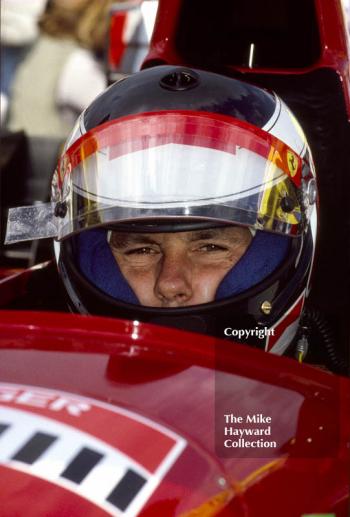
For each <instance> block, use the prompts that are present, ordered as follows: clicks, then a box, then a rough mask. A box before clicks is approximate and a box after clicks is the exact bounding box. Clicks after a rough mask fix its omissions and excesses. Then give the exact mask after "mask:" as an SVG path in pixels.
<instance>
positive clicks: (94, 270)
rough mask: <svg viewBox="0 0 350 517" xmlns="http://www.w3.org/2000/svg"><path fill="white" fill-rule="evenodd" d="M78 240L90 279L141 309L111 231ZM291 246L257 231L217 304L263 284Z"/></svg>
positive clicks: (81, 264) (85, 234)
mask: <svg viewBox="0 0 350 517" xmlns="http://www.w3.org/2000/svg"><path fill="white" fill-rule="evenodd" d="M76 238H77V244H78V246H77V247H78V256H77V261H78V265H79V268H80V270H81V272H82V273H83V274H84V275H85V276H86V277H87V279H88V280H89V281H90V282H91V283H92V284H93V285H95V286H96V287H98V288H99V289H101V291H103V292H104V293H106V294H108V295H110V296H112V297H113V298H116V299H117V300H121V301H124V302H127V303H133V304H136V305H140V302H139V300H138V299H137V297H136V295H135V293H134V291H133V290H132V289H131V287H130V286H129V284H128V283H127V281H126V280H125V278H124V276H123V275H122V273H121V271H120V269H119V266H118V264H117V262H116V260H115V258H114V256H113V253H112V251H111V248H110V246H109V244H108V242H107V230H104V229H96V230H89V231H85V232H82V233H80V234H79V235H78V236H77V237H76ZM289 244H290V239H289V238H288V237H285V236H281V235H276V234H273V233H267V232H262V231H257V232H256V234H255V237H254V238H253V240H252V242H251V244H250V246H249V248H248V250H247V251H246V253H245V254H244V255H243V257H242V258H241V259H240V260H239V261H238V262H237V264H236V265H235V266H234V267H233V268H232V269H231V270H230V271H229V272H228V273H227V275H226V276H225V278H224V279H223V280H222V282H221V283H220V285H219V287H218V289H217V292H216V297H215V298H216V300H220V299H222V298H227V297H229V296H232V295H235V294H239V293H241V292H243V291H246V290H247V289H249V288H250V287H253V286H254V285H256V284H258V283H259V282H261V281H262V280H263V279H264V278H266V277H267V276H268V275H270V274H271V273H272V272H273V271H274V270H275V269H276V268H277V267H278V266H279V265H280V264H281V263H282V262H283V260H284V259H285V257H286V255H287V253H288V250H289Z"/></svg>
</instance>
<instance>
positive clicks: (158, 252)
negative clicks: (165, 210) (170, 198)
mask: <svg viewBox="0 0 350 517" xmlns="http://www.w3.org/2000/svg"><path fill="white" fill-rule="evenodd" d="M251 238H252V237H251V233H250V231H249V230H248V229H247V228H241V227H238V226H235V227H233V226H232V227H225V228H214V229H209V230H196V231H191V232H177V233H130V234H126V233H122V232H112V234H111V238H110V246H111V249H112V252H113V255H114V257H115V259H116V261H117V263H118V265H119V268H120V270H121V272H122V274H123V276H124V277H125V279H126V280H127V282H128V283H129V285H130V286H131V288H132V289H133V291H134V293H135V294H136V296H137V298H138V299H139V301H140V303H141V304H142V305H145V306H150V307H182V306H187V305H197V304H201V303H207V302H211V301H213V300H214V298H215V293H216V290H217V288H218V286H219V284H220V282H221V280H222V279H223V278H224V276H225V275H226V273H227V272H228V271H229V270H230V269H231V268H232V267H233V266H234V265H235V264H236V262H238V260H239V259H240V258H241V256H242V255H243V254H244V253H245V251H246V250H247V248H248V246H249V244H250V241H251Z"/></svg>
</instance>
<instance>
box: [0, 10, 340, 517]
mask: <svg viewBox="0 0 350 517" xmlns="http://www.w3.org/2000/svg"><path fill="white" fill-rule="evenodd" d="M161 65H174V66H181V67H186V69H189V68H196V69H198V70H199V71H202V72H198V74H199V75H200V74H203V75H200V77H204V78H205V77H206V75H205V74H206V72H215V73H219V74H222V75H224V76H225V77H231V78H238V79H239V80H240V79H244V80H245V81H246V82H248V83H249V84H251V83H253V84H254V85H258V86H262V87H264V88H268V89H272V90H274V91H276V92H277V94H278V95H279V96H280V97H281V98H282V99H283V100H284V101H285V102H286V104H288V105H289V106H290V107H291V108H292V109H293V112H294V113H295V114H296V115H297V117H298V119H299V120H300V122H301V123H302V126H303V128H304V130H305V132H306V135H307V138H308V140H309V143H310V145H311V148H312V152H313V156H314V161H315V165H316V170H317V173H318V188H319V197H320V200H319V205H320V232H319V240H318V244H317V250H316V257H315V269H314V271H313V276H312V289H311V291H310V293H309V297H308V298H309V302H308V303H311V304H312V305H313V307H314V308H313V309H310V311H309V321H308V324H310V325H311V326H313V328H312V330H313V332H314V337H313V341H314V345H315V342H316V347H314V348H315V350H314V351H311V353H310V357H311V359H310V360H309V361H308V356H307V355H306V360H307V361H308V362H310V363H311V364H300V361H301V360H302V359H303V357H304V355H305V352H306V351H305V349H304V348H303V341H302V339H303V337H304V336H303V334H302V335H301V338H300V339H299V348H298V347H297V352H298V351H299V354H297V358H299V360H300V361H299V362H298V361H297V360H296V359H295V358H294V357H283V356H279V355H276V354H273V353H267V352H266V351H264V350H258V349H255V348H254V347H250V346H247V345H243V344H240V343H237V342H235V340H234V339H232V338H235V337H238V338H239V337H240V336H239V335H238V334H237V331H236V332H234V330H235V328H234V325H233V324H232V328H231V332H229V330H228V329H229V327H227V329H226V330H228V332H227V333H226V334H225V336H226V337H228V338H229V339H220V338H217V337H213V336H210V335H205V334H204V333H203V332H200V331H199V332H186V331H183V330H178V329H174V328H171V327H169V326H167V322H166V320H164V319H163V320H162V321H161V322H160V323H161V325H162V326H160V325H155V324H154V323H157V321H155V320H153V323H145V322H142V321H140V320H138V319H136V318H130V319H117V318H106V317H101V316H92V315H77V314H67V313H66V312H62V305H61V304H60V300H59V291H58V289H59V287H57V288H56V284H54V283H51V279H52V276H51V272H50V267H51V266H50V265H49V264H48V263H47V262H45V263H42V264H39V265H36V266H34V267H32V268H29V269H25V270H21V269H16V270H13V269H10V267H9V261H8V257H9V255H8V256H7V262H6V266H7V267H6V268H5V267H4V268H3V269H2V273H1V275H2V276H1V280H0V300H1V307H2V309H3V310H2V311H1V312H0V458H1V461H0V474H1V476H2V483H1V486H2V489H1V491H0V508H1V512H0V513H1V516H8V517H10V516H11V517H12V516H13V515H18V516H22V515H23V516H26V517H27V516H28V517H30V516H33V517H34V516H35V517H36V516H38V515H50V516H62V515H74V516H78V515H84V516H99V515H117V516H119V515H120V516H122V515H126V516H136V515H138V516H143V517H146V516H152V517H153V516H156V517H157V516H159V517H162V516H186V517H192V516H204V517H205V516H208V517H209V516H214V515H222V516H237V517H238V516H246V517H253V516H259V517H261V516H262V517H265V516H266V517H269V516H276V517H277V516H278V517H279V516H282V515H283V516H286V517H289V516H290V517H307V516H309V517H311V516H316V515H318V516H322V515H323V516H324V517H325V516H336V517H346V516H347V515H348V514H349V499H350V496H349V469H350V457H349V447H350V382H349V379H347V378H346V376H347V374H348V364H349V363H348V355H347V353H348V344H349V324H348V310H349V288H348V284H347V282H346V280H345V279H346V278H348V273H349V266H348V265H349V232H348V226H349V213H348V210H347V206H348V203H347V193H348V191H349V186H350V185H349V175H348V166H349V155H348V153H347V152H346V151H347V145H346V143H348V142H349V141H350V140H349V137H350V124H349V118H350V77H349V75H350V68H349V38H348V35H347V32H346V25H345V18H344V13H343V11H342V8H341V3H340V2H339V1H334V2H329V1H327V0H314V1H312V0H310V1H308V2H305V0H303V1H301V0H300V1H297V2H296V1H295V0H294V2H291V1H287V0H286V1H283V2H281V1H279V2H276V1H271V2H264V3H262V2H259V1H254V2H249V3H246V4H243V3H241V2H239V3H237V4H236V3H234V2H232V1H225V2H223V3H222V4H220V6H214V5H212V4H211V3H209V2H200V1H197V0H191V1H182V0H172V1H171V2H170V1H169V0H168V1H166V0H164V1H163V0H160V1H159V5H158V11H157V17H156V21H155V26H154V31H153V36H152V39H151V43H150V49H149V52H148V55H147V57H146V59H145V60H144V63H143V68H144V69H145V70H148V69H153V68H155V69H156V68H157V67H159V66H161ZM166 86H167V87H168V86H169V85H166ZM191 116H192V115H191ZM204 119H205V120H207V119H206V117H202V118H201V121H199V118H198V120H197V119H196V123H197V122H198V125H199V123H202V120H204ZM130 120H131V121H130ZM164 120H165V119H164ZM186 121H188V122H191V123H192V124H194V122H193V120H192V119H191V120H190V117H188V118H187V119H186ZM129 122H130V128H131V129H133V128H134V127H135V128H137V127H138V126H136V125H133V124H134V119H128V123H129ZM156 122H157V121H156ZM215 123H216V125H215V130H219V129H220V127H221V126H220V124H221V123H222V120H221V119H220V117H217V119H216V121H215ZM151 124H152V120H151V122H150V123H149V127H150V128H151V127H152V126H151ZM114 127H117V126H113V128H114ZM191 127H192V126H191ZM200 127H201V128H202V127H204V126H200ZM240 130H241V132H240V135H242V134H243V135H245V134H246V133H245V131H246V126H244V124H241V126H240ZM257 134H258V135H260V133H257ZM103 136H104V135H102V137H103ZM107 136H108V138H109V136H110V135H109V133H108V134H107ZM98 137H99V138H100V136H98ZM102 137H101V138H102ZM83 141H84V142H85V143H86V142H87V140H86V139H85V140H84V137H83ZM274 141H275V140H273V142H274ZM242 145H243V144H242ZM111 148H112V147H111ZM84 149H85V150H86V149H87V146H86V147H85V148H84ZM89 152H90V155H91V156H92V157H94V154H93V152H95V149H94V150H93V151H86V153H87V154H88V153H89ZM292 157H293V154H292ZM292 172H294V170H293V169H292ZM18 201H20V200H19V199H18V198H17V199H16V202H18ZM11 202H13V199H12V200H11ZM7 204H8V201H7ZM59 208H61V209H62V210H63V206H62V205H60V207H59ZM56 213H57V205H56ZM10 249H11V247H10ZM12 249H16V248H14V247H13V248H12ZM335 250H336V251H335ZM5 255H6V254H4V255H3V258H4V257H5ZM45 257H46V256H45ZM5 258H6V257H5ZM4 264H5V262H4ZM48 286H50V288H49V290H50V291H51V292H50V305H45V303H46V302H45V301H43V300H44V297H43V292H44V291H45V292H46V291H47V290H48V289H47V287H48ZM56 289H57V290H56ZM28 300H29V301H30V303H28ZM45 300H46V298H45ZM303 300H304V299H302V301H301V299H299V302H298V303H299V305H300V310H301V307H302V305H303ZM26 304H27V305H28V308H30V309H31V310H25V309H26ZM296 307H297V308H298V307H299V306H298V304H295V305H293V307H292V309H291V310H290V311H289V312H288V314H287V315H286V316H285V317H284V318H283V321H282V320H281V321H279V322H277V324H276V326H275V327H274V328H275V329H277V330H278V332H279V333H280V334H279V335H280V336H281V335H283V333H284V332H285V331H286V330H288V328H289V327H290V326H291V325H292V323H293V322H294V320H295V318H297V316H298V317H299V316H300V310H299V308H298V311H299V312H298V313H297V315H296V312H295V311H296ZM33 309H34V310H33ZM48 309H51V311H50V312H49V311H48ZM54 309H57V311H53V310H54ZM263 309H264V311H265V314H266V315H268V312H269V310H270V308H269V307H266V306H265V307H263ZM59 311H61V312H59ZM293 311H294V312H293ZM321 313H323V314H325V319H321V316H320V314H321ZM310 321H311V323H310ZM326 321H327V323H326ZM254 328H255V327H254ZM193 330H195V328H194V329H193ZM199 330H201V329H199ZM256 330H257V331H258V327H256ZM229 334H231V335H229ZM225 336H222V337H225ZM321 341H322V343H323V345H324V349H322V350H321V345H320V347H318V346H317V343H318V342H320V343H321ZM275 344H276V343H275V342H273V339H272V338H271V340H270V342H269V341H266V345H265V349H266V350H270V349H271V348H272V349H273V347H274V346H275ZM273 351H276V350H273Z"/></svg>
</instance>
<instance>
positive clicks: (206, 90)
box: [47, 66, 316, 353]
mask: <svg viewBox="0 0 350 517" xmlns="http://www.w3.org/2000/svg"><path fill="white" fill-rule="evenodd" d="M50 210H51V212H50V214H51V215H50V214H49V215H48V217H47V227H49V226H50V225H51V226H50V228H51V235H52V234H53V233H55V235H56V239H57V244H56V251H57V253H56V255H57V262H58V267H59V270H60V272H61V275H62V278H63V281H64V284H65V287H66V291H67V293H68V296H69V300H70V304H71V306H72V307H73V308H74V309H75V310H77V311H79V312H82V313H93V314H96V313H97V314H104V315H115V316H118V317H123V318H127V319H133V320H141V321H148V322H155V323H159V324H164V325H169V326H175V327H180V328H184V329H187V330H194V331H198V332H203V333H207V334H210V335H216V336H219V337H222V338H224V337H225V336H228V335H231V336H232V337H233V338H234V339H236V340H237V338H241V340H243V341H246V342H248V343H250V344H252V345H255V346H258V347H260V348H264V349H266V350H271V351H273V352H276V353H283V352H284V351H285V350H286V348H287V347H288V345H289V344H290V343H291V342H292V340H293V338H294V336H295V334H296V331H297V327H298V321H299V318H300V315H301V312H302V308H303V304H304V299H305V296H306V294H307V290H308V282H309V278H310V271H311V266H312V260H313V255H314V247H315V234H316V181H315V171H314V165H313V161H312V157H311V153H310V150H309V147H308V144H307V142H306V138H305V135H304V133H303V131H302V129H301V128H300V126H299V124H298V122H297V121H296V119H295V118H294V116H293V115H292V114H291V112H290V111H289V109H288V108H287V106H286V105H285V104H284V103H283V102H282V101H281V99H280V98H279V97H277V96H276V95H275V94H273V93H270V92H267V91H265V90H263V89H261V88H258V87H255V86H253V85H251V84H247V83H244V82H242V81H239V80H236V79H233V78H229V77H225V76H221V75H218V74H215V73H210V72H205V71H200V70H193V69H188V68H183V67H174V66H159V67H155V68H151V69H148V70H144V71H142V72H139V73H136V74H134V75H132V76H130V77H128V78H125V79H123V80H122V81H120V82H118V83H115V84H113V85H112V86H110V87H109V88H108V89H107V90H106V91H105V92H104V93H103V94H101V95H100V96H99V97H98V98H97V99H96V100H95V101H94V102H93V103H92V104H91V105H90V106H89V107H88V108H87V109H86V110H85V111H84V112H83V113H82V115H81V116H80V117H79V119H78V122H77V124H76V126H75V128H74V130H73V133H72V135H71V136H70V138H69V139H68V141H67V143H66V146H65V149H64V152H63V154H62V156H61V158H60V161H59V165H58V168H57V170H56V173H55V177H54V181H53V190H52V203H51V208H50ZM222 225H240V226H245V227H249V228H251V230H252V233H253V235H254V238H253V239H252V242H251V244H250V246H249V248H248V250H247V251H246V253H245V254H244V256H243V257H242V258H241V259H240V260H239V262H238V263H237V264H236V265H235V266H234V267H233V268H232V269H231V271H229V272H228V273H227V275H226V276H225V277H224V279H223V280H222V282H221V283H220V285H219V287H218V289H217V292H216V296H215V300H214V301H212V302H210V303H205V304H201V305H193V306H184V307H176V308H155V307H145V306H142V305H141V304H140V303H139V301H138V299H137V297H136V296H135V293H134V292H133V291H132V289H131V287H130V286H129V285H128V282H127V281H126V279H125V278H124V277H123V275H122V274H121V272H120V270H119V268H118V266H117V264H116V261H115V260H114V259H113V256H112V253H111V250H110V247H109V244H108V241H107V234H108V230H110V229H116V228H118V230H119V231H126V232H133V231H137V232H148V233H149V232H178V231H186V230H189V229H191V230H192V229H196V228H207V227H213V226H215V227H218V226H222ZM52 228H55V230H52ZM229 329H231V331H230V330H229ZM262 329H264V333H263V334H262V333H261V330H262ZM239 330H242V331H244V330H246V331H247V332H243V333H238V331H239ZM262 335H263V337H262Z"/></svg>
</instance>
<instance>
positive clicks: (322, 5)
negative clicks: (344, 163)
mask: <svg viewBox="0 0 350 517" xmlns="http://www.w3.org/2000/svg"><path fill="white" fill-rule="evenodd" d="M183 1H184V0H171V1H169V0H159V6H158V11H157V18H156V22H155V26H154V31H153V36H152V40H151V44H150V50H149V53H148V55H147V58H146V59H145V61H144V65H143V66H144V67H149V66H152V65H153V64H161V63H163V64H171V65H185V66H193V67H195V66H196V65H197V63H195V62H185V61H184V58H183V56H182V55H181V54H180V53H179V50H178V48H177V46H176V35H177V31H178V30H180V29H179V25H178V24H179V12H180V9H181V6H182V4H183ZM212 9H220V5H218V6H215V5H214V4H212ZM315 9H316V16H317V21H318V31H319V37H320V46H321V48H320V56H319V58H318V59H317V61H316V62H314V63H313V64H312V65H310V66H308V67H303V68H294V69H291V68H285V69H284V68H283V67H278V68H263V67H260V68H254V66H253V67H252V68H250V67H248V66H247V67H242V66H232V67H231V71H232V72H234V71H239V72H242V73H243V74H245V76H246V78H247V79H248V78H249V77H251V78H252V80H254V74H257V73H258V74H264V73H267V74H278V75H283V74H293V75H302V74H305V73H308V72H312V71H314V70H317V69H321V68H331V69H333V70H335V71H336V72H337V74H338V75H339V77H340V80H341V83H342V87H343V93H344V98H345V103H346V107H347V114H348V118H349V119H350V64H349V63H350V50H349V37H348V36H347V28H346V21H345V16H344V10H343V8H342V5H341V0H335V1H332V2H330V1H329V0H315ZM222 16H223V19H224V17H225V11H224V9H223V10H222ZM301 16H303V13H301ZM298 30H299V28H298V27H295V37H296V38H297V37H298ZM218 31H219V29H218ZM229 72H230V66H229V64H228V63H227V66H226V73H229Z"/></svg>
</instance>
